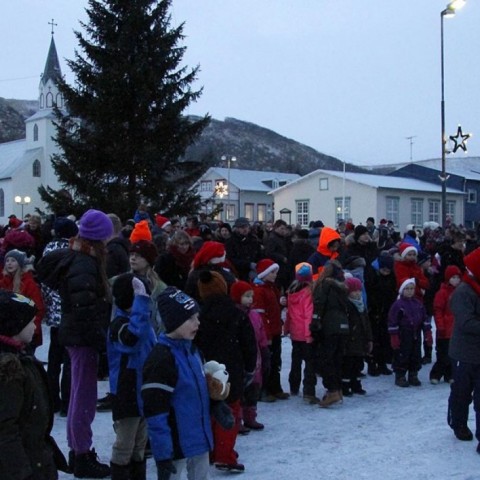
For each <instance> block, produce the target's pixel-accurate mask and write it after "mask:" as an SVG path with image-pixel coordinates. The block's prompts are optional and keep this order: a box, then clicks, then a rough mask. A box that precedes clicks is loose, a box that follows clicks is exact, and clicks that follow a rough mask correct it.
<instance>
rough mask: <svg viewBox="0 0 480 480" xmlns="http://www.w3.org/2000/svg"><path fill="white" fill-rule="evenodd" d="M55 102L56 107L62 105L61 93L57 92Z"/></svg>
mask: <svg viewBox="0 0 480 480" xmlns="http://www.w3.org/2000/svg"><path fill="white" fill-rule="evenodd" d="M55 103H56V104H57V107H58V108H62V106H63V105H62V94H61V93H57V97H56V99H55Z"/></svg>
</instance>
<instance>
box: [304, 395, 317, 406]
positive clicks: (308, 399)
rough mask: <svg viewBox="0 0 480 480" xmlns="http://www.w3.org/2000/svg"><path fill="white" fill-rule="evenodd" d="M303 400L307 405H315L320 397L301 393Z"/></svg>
mask: <svg viewBox="0 0 480 480" xmlns="http://www.w3.org/2000/svg"><path fill="white" fill-rule="evenodd" d="M303 401H304V402H305V403H308V404H309V405H316V404H317V403H320V399H319V398H318V397H316V396H315V395H303Z"/></svg>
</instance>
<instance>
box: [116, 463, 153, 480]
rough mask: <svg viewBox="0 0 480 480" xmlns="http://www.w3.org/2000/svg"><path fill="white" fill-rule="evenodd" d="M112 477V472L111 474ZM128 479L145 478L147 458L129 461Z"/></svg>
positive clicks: (144, 479) (139, 479) (137, 479)
mask: <svg viewBox="0 0 480 480" xmlns="http://www.w3.org/2000/svg"><path fill="white" fill-rule="evenodd" d="M112 478H113V474H112ZM130 480H147V460H146V459H143V460H142V461H141V462H134V461H133V460H132V462H131V463H130Z"/></svg>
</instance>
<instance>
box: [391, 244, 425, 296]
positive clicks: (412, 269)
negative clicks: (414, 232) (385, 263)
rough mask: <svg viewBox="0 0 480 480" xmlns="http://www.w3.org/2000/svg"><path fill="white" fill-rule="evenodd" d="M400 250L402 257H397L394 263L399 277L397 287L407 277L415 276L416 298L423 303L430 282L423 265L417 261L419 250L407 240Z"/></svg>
mask: <svg viewBox="0 0 480 480" xmlns="http://www.w3.org/2000/svg"><path fill="white" fill-rule="evenodd" d="M398 250H399V254H400V258H398V257H396V258H395V262H394V265H393V270H394V272H395V278H396V279H397V288H400V286H401V284H402V283H403V281H404V280H405V279H406V278H414V279H415V298H417V299H418V300H420V301H421V302H422V303H423V294H424V292H425V290H427V288H428V287H429V286H430V283H429V281H428V278H427V277H426V276H425V273H424V272H423V269H422V267H421V266H420V265H418V263H417V257H418V251H417V249H416V247H415V246H413V245H412V244H410V243H405V242H404V243H401V244H400V247H399V248H398Z"/></svg>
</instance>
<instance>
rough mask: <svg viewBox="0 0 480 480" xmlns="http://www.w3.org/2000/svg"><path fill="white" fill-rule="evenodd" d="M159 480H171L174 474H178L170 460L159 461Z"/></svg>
mask: <svg viewBox="0 0 480 480" xmlns="http://www.w3.org/2000/svg"><path fill="white" fill-rule="evenodd" d="M156 463H157V478H158V480H169V478H170V476H171V475H172V473H177V469H176V468H175V465H174V464H173V462H172V461H171V460H170V459H169V460H157V462H156Z"/></svg>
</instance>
